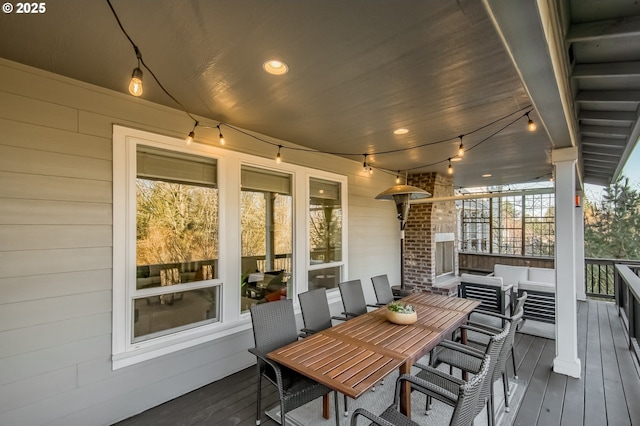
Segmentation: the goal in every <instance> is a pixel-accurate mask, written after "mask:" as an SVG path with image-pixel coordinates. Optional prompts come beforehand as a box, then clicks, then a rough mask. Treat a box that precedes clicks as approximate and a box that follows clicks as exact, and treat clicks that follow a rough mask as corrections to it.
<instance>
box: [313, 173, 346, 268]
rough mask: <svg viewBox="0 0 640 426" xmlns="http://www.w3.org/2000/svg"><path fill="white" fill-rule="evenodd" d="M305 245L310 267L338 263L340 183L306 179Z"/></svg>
mask: <svg viewBox="0 0 640 426" xmlns="http://www.w3.org/2000/svg"><path fill="white" fill-rule="evenodd" d="M309 194H310V197H309V229H310V235H309V243H310V246H311V257H310V258H311V264H312V265H315V264H320V263H330V262H337V261H341V260H342V200H341V199H340V183H339V182H329V181H326V180H321V179H314V178H311V179H309Z"/></svg>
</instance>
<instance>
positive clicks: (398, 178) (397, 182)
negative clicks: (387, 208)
mask: <svg viewBox="0 0 640 426" xmlns="http://www.w3.org/2000/svg"><path fill="white" fill-rule="evenodd" d="M399 184H400V170H398V173H397V174H396V185H399Z"/></svg>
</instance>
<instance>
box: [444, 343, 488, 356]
mask: <svg viewBox="0 0 640 426" xmlns="http://www.w3.org/2000/svg"><path fill="white" fill-rule="evenodd" d="M438 346H440V347H443V348H447V349H451V350H452V351H458V352H461V353H463V354H465V355H469V356H473V357H476V358H480V359H483V358H484V352H481V351H479V350H477V349H475V348H472V347H471V346H467V345H463V344H462V343H458V342H452V341H451V340H443V341H442V342H440V343H438Z"/></svg>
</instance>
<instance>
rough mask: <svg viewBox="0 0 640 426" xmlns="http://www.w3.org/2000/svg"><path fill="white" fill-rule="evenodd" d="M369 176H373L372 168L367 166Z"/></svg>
mask: <svg viewBox="0 0 640 426" xmlns="http://www.w3.org/2000/svg"><path fill="white" fill-rule="evenodd" d="M369 174H370V175H372V174H373V167H371V166H369Z"/></svg>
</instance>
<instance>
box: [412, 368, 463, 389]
mask: <svg viewBox="0 0 640 426" xmlns="http://www.w3.org/2000/svg"><path fill="white" fill-rule="evenodd" d="M413 365H414V366H416V367H418V368H420V369H421V370H424V371H426V372H428V373H431V374H433V375H435V376H438V377H441V378H443V379H446V380H450V381H451V382H453V383H455V384H457V385H464V384H465V383H466V382H465V381H464V380H462V379H459V378H457V377H455V376H452V375H451V374H448V373H445V372H444V371H441V370H438V369H437V368H434V367H430V366H428V365H422V364H420V365H418V364H413ZM412 377H416V376H412ZM417 378H418V379H420V380H422V381H424V379H421V378H420V377H417Z"/></svg>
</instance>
